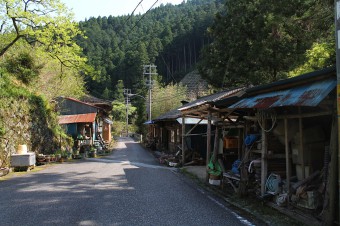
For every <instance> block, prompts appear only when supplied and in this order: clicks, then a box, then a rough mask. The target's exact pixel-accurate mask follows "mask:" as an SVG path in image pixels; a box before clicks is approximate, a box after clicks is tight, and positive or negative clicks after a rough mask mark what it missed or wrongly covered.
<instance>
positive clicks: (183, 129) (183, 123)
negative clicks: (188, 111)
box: [182, 116, 186, 165]
mask: <svg viewBox="0 0 340 226" xmlns="http://www.w3.org/2000/svg"><path fill="white" fill-rule="evenodd" d="M185 148H186V146H185V116H183V120H182V165H184V164H185V154H186V153H185Z"/></svg>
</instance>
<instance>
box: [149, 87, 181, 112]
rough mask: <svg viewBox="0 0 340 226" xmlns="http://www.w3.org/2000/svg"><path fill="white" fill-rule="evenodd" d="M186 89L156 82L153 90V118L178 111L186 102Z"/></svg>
mask: <svg viewBox="0 0 340 226" xmlns="http://www.w3.org/2000/svg"><path fill="white" fill-rule="evenodd" d="M186 93H187V89H186V87H184V86H182V85H177V84H168V85H164V84H162V83H160V82H159V81H156V82H155V84H154V88H153V90H152V114H151V115H152V118H157V117H158V116H160V115H162V114H164V113H166V112H168V111H171V110H173V109H176V108H177V107H179V106H181V101H182V100H186Z"/></svg>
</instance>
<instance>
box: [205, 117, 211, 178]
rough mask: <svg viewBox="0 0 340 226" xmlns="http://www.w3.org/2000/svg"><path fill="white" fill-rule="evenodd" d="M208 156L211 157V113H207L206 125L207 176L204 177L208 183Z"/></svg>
mask: <svg viewBox="0 0 340 226" xmlns="http://www.w3.org/2000/svg"><path fill="white" fill-rule="evenodd" d="M210 155H211V113H210V112H209V115H208V125H207V157H206V169H207V175H206V181H209V174H208V170H209V168H208V164H209V158H210Z"/></svg>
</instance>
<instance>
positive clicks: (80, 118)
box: [59, 113, 97, 125]
mask: <svg viewBox="0 0 340 226" xmlns="http://www.w3.org/2000/svg"><path fill="white" fill-rule="evenodd" d="M96 115H97V113H88V114H78V115H61V116H59V124H61V125H62V124H71V123H87V122H94V121H95V119H96Z"/></svg>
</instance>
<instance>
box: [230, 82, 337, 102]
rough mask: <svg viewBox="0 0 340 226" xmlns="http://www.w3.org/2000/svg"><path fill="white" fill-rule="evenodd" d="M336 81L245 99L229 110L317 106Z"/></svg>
mask: <svg viewBox="0 0 340 226" xmlns="http://www.w3.org/2000/svg"><path fill="white" fill-rule="evenodd" d="M335 87H336V79H335V78H334V77H332V78H328V79H327V80H322V81H315V82H313V83H309V84H305V85H303V86H297V87H292V88H290V89H285V90H278V91H273V92H267V93H262V94H259V95H255V96H252V97H247V98H243V99H242V100H240V101H238V102H237V103H235V104H233V105H231V106H230V107H229V108H271V107H283V106H311V107H314V106H317V105H318V104H319V103H320V102H321V101H322V100H323V99H324V98H325V97H326V96H327V95H328V94H329V93H330V92H331V91H332V90H333V89H334V88H335Z"/></svg>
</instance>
